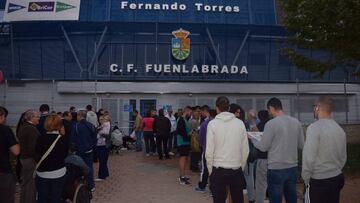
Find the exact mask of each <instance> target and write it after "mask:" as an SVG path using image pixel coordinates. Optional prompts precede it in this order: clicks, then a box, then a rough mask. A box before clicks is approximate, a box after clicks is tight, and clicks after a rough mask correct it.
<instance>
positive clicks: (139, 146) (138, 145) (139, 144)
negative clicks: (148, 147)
mask: <svg viewBox="0 0 360 203" xmlns="http://www.w3.org/2000/svg"><path fill="white" fill-rule="evenodd" d="M135 134H136V143H135V145H136V151H142V132H141V131H135Z"/></svg>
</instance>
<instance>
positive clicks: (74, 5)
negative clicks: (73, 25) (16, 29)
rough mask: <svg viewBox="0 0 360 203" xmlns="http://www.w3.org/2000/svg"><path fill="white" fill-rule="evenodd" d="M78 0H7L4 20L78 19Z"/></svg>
mask: <svg viewBox="0 0 360 203" xmlns="http://www.w3.org/2000/svg"><path fill="white" fill-rule="evenodd" d="M79 13H80V0H56V1H55V0H53V1H49V0H7V2H6V6H5V12H4V21H8V22H11V21H51V20H78V19H79Z"/></svg>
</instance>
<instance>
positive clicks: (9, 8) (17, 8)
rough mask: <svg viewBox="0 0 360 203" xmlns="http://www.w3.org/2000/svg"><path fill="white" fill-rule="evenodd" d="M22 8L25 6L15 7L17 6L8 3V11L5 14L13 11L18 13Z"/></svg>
mask: <svg viewBox="0 0 360 203" xmlns="http://www.w3.org/2000/svg"><path fill="white" fill-rule="evenodd" d="M23 8H26V7H25V6H22V5H17V4H13V3H9V7H8V10H7V12H8V13H12V12H14V11H18V10H21V9H23Z"/></svg>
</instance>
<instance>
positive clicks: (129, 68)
mask: <svg viewBox="0 0 360 203" xmlns="http://www.w3.org/2000/svg"><path fill="white" fill-rule="evenodd" d="M125 69H126V72H128V73H130V72H137V69H141V67H135V64H126V66H125ZM110 71H111V72H112V73H117V72H123V70H122V68H119V66H118V64H111V65H110ZM145 72H146V73H151V72H153V73H179V74H187V73H191V74H218V73H220V74H241V75H242V74H248V70H247V67H246V66H242V67H241V69H239V67H238V66H235V65H232V66H227V65H223V66H220V67H219V66H218V65H201V66H200V65H192V66H186V65H184V64H183V65H179V64H145Z"/></svg>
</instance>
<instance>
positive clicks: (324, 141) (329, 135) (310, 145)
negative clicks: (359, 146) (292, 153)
mask: <svg viewBox="0 0 360 203" xmlns="http://www.w3.org/2000/svg"><path fill="white" fill-rule="evenodd" d="M345 162H346V134H345V132H344V130H343V129H342V128H341V127H340V126H339V125H338V124H337V123H336V122H335V121H334V120H332V119H320V120H318V121H316V122H315V123H313V124H311V125H310V126H309V127H308V129H307V131H306V142H305V146H304V150H303V160H302V173H301V176H302V178H303V179H304V181H305V183H309V181H310V178H314V179H326V178H332V177H335V176H337V175H339V174H340V173H341V169H342V168H343V167H344V165H345Z"/></svg>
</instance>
